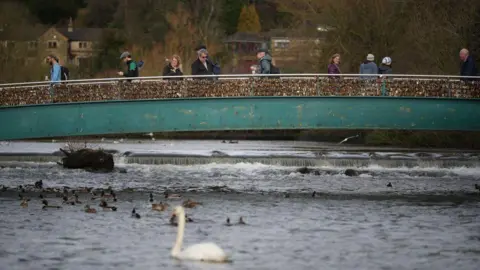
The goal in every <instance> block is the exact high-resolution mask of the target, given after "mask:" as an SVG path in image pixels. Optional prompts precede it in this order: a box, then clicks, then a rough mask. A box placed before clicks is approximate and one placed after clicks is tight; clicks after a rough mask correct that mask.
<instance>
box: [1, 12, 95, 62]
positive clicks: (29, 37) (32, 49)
mask: <svg viewBox="0 0 480 270" xmlns="http://www.w3.org/2000/svg"><path fill="white" fill-rule="evenodd" d="M19 32H22V33H23V34H15V33H13V32H9V33H2V31H0V40H1V42H2V45H3V46H4V47H5V48H9V50H10V51H12V52H17V53H12V54H16V55H21V56H22V57H18V61H24V63H25V64H26V65H28V63H29V62H31V61H33V59H35V58H44V57H46V56H47V55H49V54H53V55H55V56H57V57H58V58H59V59H60V63H61V64H62V65H67V66H77V67H82V66H85V65H87V66H88V65H90V60H91V57H92V56H93V54H94V52H95V46H96V44H97V43H98V42H99V41H100V40H101V38H102V34H103V29H99V28H74V27H73V22H72V21H71V20H70V23H69V25H68V27H66V28H57V27H51V28H48V29H45V28H35V29H33V30H31V31H19ZM25 51H26V52H27V54H26V56H27V57H24V56H25V54H23V53H20V52H25Z"/></svg>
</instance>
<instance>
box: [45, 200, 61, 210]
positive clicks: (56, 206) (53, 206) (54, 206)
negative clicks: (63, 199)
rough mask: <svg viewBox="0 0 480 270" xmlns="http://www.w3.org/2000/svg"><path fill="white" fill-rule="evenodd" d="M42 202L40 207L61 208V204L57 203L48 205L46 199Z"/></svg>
mask: <svg viewBox="0 0 480 270" xmlns="http://www.w3.org/2000/svg"><path fill="white" fill-rule="evenodd" d="M42 204H43V207H42V209H47V208H55V209H60V208H62V207H61V206H58V205H48V201H47V200H45V199H43V200H42Z"/></svg>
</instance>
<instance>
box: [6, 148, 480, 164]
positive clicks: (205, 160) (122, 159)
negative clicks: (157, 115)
mask: <svg viewBox="0 0 480 270" xmlns="http://www.w3.org/2000/svg"><path fill="white" fill-rule="evenodd" d="M317 155H318V156H316V157H304V156H198V155H196V156H195V155H168V154H132V153H130V154H128V155H125V154H124V153H117V154H115V155H114V157H115V164H117V165H118V166H122V165H128V164H130V165H133V164H143V165H182V166H184V165H187V166H188V165H204V164H212V163H215V164H238V163H250V164H254V163H258V164H264V165H273V166H286V167H324V168H336V167H338V168H362V167H363V168H364V167H372V166H378V167H383V168H458V167H465V168H480V156H479V155H478V154H473V153H472V154H467V155H462V154H454V155H452V154H436V155H432V156H423V155H422V156H418V155H416V154H415V153H410V154H404V153H388V154H385V153H370V154H368V153H357V154H356V155H353V154H349V153H340V154H338V153H337V154H335V155H325V154H317ZM61 157H62V156H61V155H58V154H56V153H52V154H47V153H28V152H25V153H0V166H12V164H15V162H35V163H39V162H40V163H46V162H50V163H54V162H57V161H59V160H60V159H61Z"/></svg>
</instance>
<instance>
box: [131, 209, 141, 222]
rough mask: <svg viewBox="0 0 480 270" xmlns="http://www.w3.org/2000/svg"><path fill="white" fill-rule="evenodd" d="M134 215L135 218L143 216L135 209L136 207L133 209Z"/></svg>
mask: <svg viewBox="0 0 480 270" xmlns="http://www.w3.org/2000/svg"><path fill="white" fill-rule="evenodd" d="M132 217H134V218H136V219H139V218H141V217H140V214H139V213H137V212H136V211H135V208H133V210H132Z"/></svg>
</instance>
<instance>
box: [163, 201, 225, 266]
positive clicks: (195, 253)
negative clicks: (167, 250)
mask: <svg viewBox="0 0 480 270" xmlns="http://www.w3.org/2000/svg"><path fill="white" fill-rule="evenodd" d="M174 214H175V215H176V216H177V218H178V231H177V240H176V242H175V245H174V246H173V248H172V252H171V255H172V257H173V258H175V259H179V260H192V261H203V262H215V263H224V262H229V259H228V256H227V254H226V253H225V251H223V250H222V249H221V248H220V247H219V246H217V245H216V244H214V243H202V244H196V245H193V246H190V247H188V248H186V249H184V250H181V249H182V242H183V233H184V230H185V209H184V208H183V207H182V206H177V207H176V208H175V211H174Z"/></svg>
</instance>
